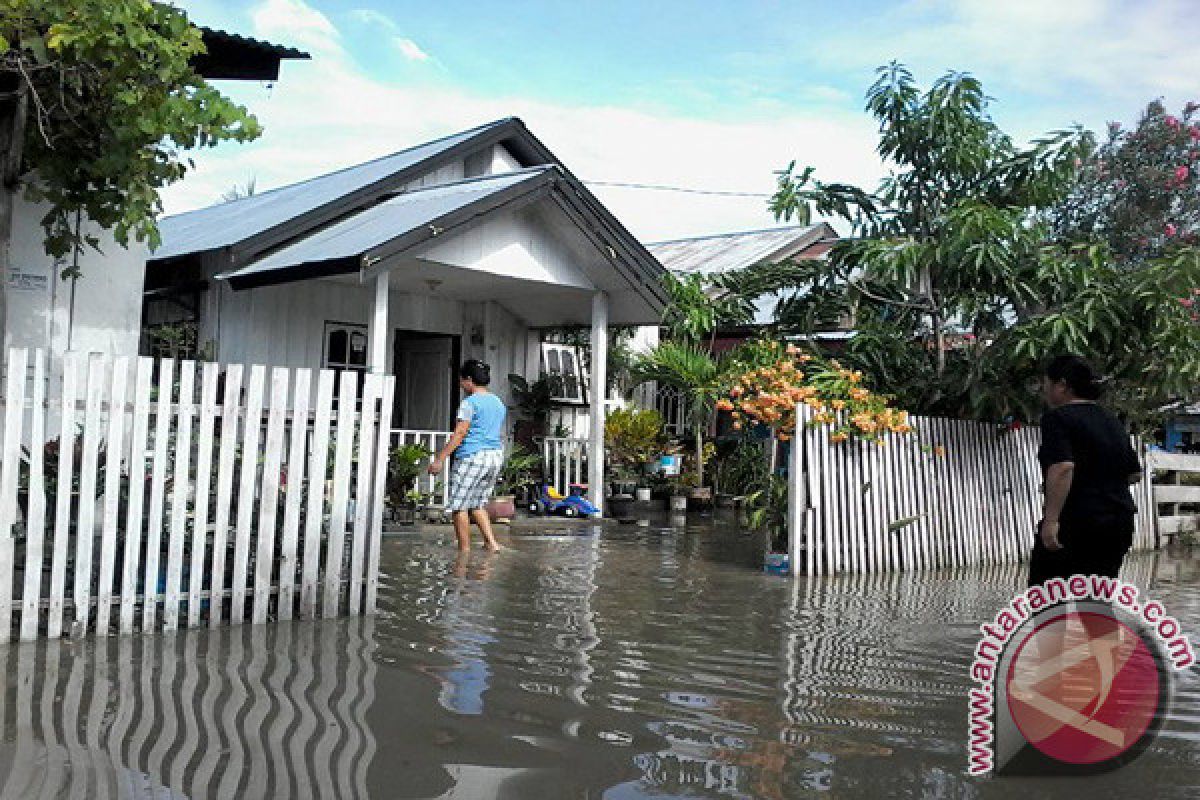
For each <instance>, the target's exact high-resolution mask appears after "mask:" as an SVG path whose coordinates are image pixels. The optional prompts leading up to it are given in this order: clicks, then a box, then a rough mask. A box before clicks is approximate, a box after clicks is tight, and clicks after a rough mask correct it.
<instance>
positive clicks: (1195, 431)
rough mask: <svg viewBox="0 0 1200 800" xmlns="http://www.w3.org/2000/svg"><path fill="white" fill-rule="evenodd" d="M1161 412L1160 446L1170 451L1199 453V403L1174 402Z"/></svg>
mask: <svg viewBox="0 0 1200 800" xmlns="http://www.w3.org/2000/svg"><path fill="white" fill-rule="evenodd" d="M1159 411H1161V412H1163V426H1162V446H1163V447H1164V448H1165V449H1166V450H1169V451H1171V452H1177V453H1200V404H1197V403H1193V404H1188V403H1175V404H1172V405H1169V406H1164V407H1163V408H1161V409H1159Z"/></svg>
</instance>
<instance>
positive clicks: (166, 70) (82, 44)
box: [0, 0, 260, 256]
mask: <svg viewBox="0 0 1200 800" xmlns="http://www.w3.org/2000/svg"><path fill="white" fill-rule="evenodd" d="M203 50H204V45H203V43H202V41H201V35H200V31H199V29H197V28H196V27H195V26H193V25H192V24H191V23H190V22H189V21H188V19H187V16H186V15H185V14H184V13H183V12H182V11H180V10H178V9H176V8H174V7H173V6H170V5H168V4H166V3H151V2H147V1H146V0H0V86H3V87H4V88H5V89H10V88H11V89H15V93H14V94H12V95H9V96H8V97H7V99H3V100H0V103H8V104H11V105H9V106H8V108H7V109H0V110H6V111H7V112H8V114H7V116H8V118H10V119H11V117H12V115H13V113H14V112H13V109H14V108H19V106H18V105H17V104H16V102H15V98H16V97H17V96H19V95H24V96H25V97H26V98H27V102H26V103H25V107H26V108H27V111H26V113H27V115H28V121H27V122H26V124H25V137H24V141H23V148H24V154H23V165H24V169H25V170H26V171H27V172H28V173H30V174H34V175H36V181H31V182H29V183H28V184H27V185H26V193H27V195H28V196H29V197H30V198H31V199H34V200H43V201H46V202H47V203H49V204H50V211H49V212H48V213H47V214H46V216H45V218H44V219H43V221H42V222H43V226H44V228H45V231H46V251H47V252H48V253H49V254H51V255H54V256H63V255H66V254H68V253H70V252H72V251H73V250H74V249H76V248H78V247H80V246H82V245H83V244H85V242H81V241H78V240H77V238H76V232H75V227H74V219H75V215H76V213H79V212H81V213H82V214H84V215H86V216H87V217H88V218H90V219H92V220H94V221H95V222H96V223H98V224H100V225H101V226H103V227H105V228H109V229H111V230H112V232H113V235H114V236H115V237H116V239H117V241H119V242H121V243H122V244H125V243H127V242H128V240H129V237H130V235H132V236H134V237H135V238H137V239H138V240H147V241H149V242H150V244H151V245H152V246H154V245H157V244H158V241H159V236H158V230H157V227H156V225H155V217H156V216H157V214H158V213H159V212H160V210H161V201H160V199H159V190H160V189H161V188H162V187H164V186H166V185H168V184H170V183H174V182H175V181H178V180H179V179H180V178H182V177H183V175H184V173H185V172H186V171H187V170H188V169H189V168H190V166H191V162H190V161H187V160H185V158H184V157H183V155H182V151H184V150H189V149H193V148H196V147H211V146H214V145H216V144H218V143H220V142H222V141H227V140H234V141H248V140H251V139H254V138H256V137H257V136H258V135H259V133H260V129H259V125H258V122H257V121H256V120H255V119H254V117H252V116H250V115H249V114H248V113H247V112H246V110H245V109H244V108H242V107H241V106H239V105H237V104H235V103H233V102H231V101H230V100H228V99H227V98H225V97H224V96H222V95H221V94H220V93H219V92H218V91H217V90H216V89H214V88H213V87H211V86H209V85H208V84H207V83H206V82H205V81H204V80H203V79H202V78H201V77H200V76H198V75H197V74H196V72H195V70H194V69H193V68H192V66H191V63H192V60H193V59H194V58H195V57H196V56H197V55H199V54H201V53H202V52H203ZM5 117H6V115H5V114H4V113H0V120H3V119H4V118H5ZM86 243H87V244H92V245H95V244H96V242H95V241H94V240H88V241H87V242H86Z"/></svg>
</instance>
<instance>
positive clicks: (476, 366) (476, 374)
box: [458, 358, 492, 386]
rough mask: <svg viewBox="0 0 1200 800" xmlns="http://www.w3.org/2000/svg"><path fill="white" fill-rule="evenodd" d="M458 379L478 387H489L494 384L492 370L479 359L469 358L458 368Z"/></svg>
mask: <svg viewBox="0 0 1200 800" xmlns="http://www.w3.org/2000/svg"><path fill="white" fill-rule="evenodd" d="M458 377H460V378H462V379H463V380H468V381H470V382H471V383H473V384H475V385H476V386H487V385H488V384H489V383H491V382H492V368H491V367H489V366H488V365H487V364H485V363H483V362H482V361H480V360H479V359H478V358H469V359H467V360H466V361H464V362H463V364H462V366H461V367H459V368H458Z"/></svg>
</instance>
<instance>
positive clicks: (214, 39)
mask: <svg viewBox="0 0 1200 800" xmlns="http://www.w3.org/2000/svg"><path fill="white" fill-rule="evenodd" d="M197 27H199V28H200V35H201V37H202V38H203V39H204V43H205V45H207V46H209V47H211V46H212V44H213V43H220V44H230V45H236V46H238V47H243V48H246V49H248V50H255V51H258V52H261V53H264V54H268V55H271V56H274V57H276V58H296V59H306V58H311V57H312V56H310V55H309V54H308V53H306V52H304V51H303V50H297V49H296V48H294V47H288V46H287V45H282V44H274V43H272V42H267V41H263V40H262V39H255V38H254V37H252V36H243V35H241V34H240V33H231V32H230V31H223V30H221V29H220V28H209V27H208V26H206V25H199V26H197Z"/></svg>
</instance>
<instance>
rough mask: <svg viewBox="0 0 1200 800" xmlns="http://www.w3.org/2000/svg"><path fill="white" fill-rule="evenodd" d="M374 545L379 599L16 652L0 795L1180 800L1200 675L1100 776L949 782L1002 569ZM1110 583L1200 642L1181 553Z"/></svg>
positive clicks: (1197, 717) (636, 534)
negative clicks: (1124, 587)
mask: <svg viewBox="0 0 1200 800" xmlns="http://www.w3.org/2000/svg"><path fill="white" fill-rule="evenodd" d="M510 545H511V549H510V550H509V551H507V552H505V553H502V554H500V555H498V556H494V557H489V556H487V555H485V554H483V553H475V554H472V555H471V557H470V559H469V560H467V561H466V562H465V563H464V562H462V561H457V560H456V558H455V553H454V551H453V550H452V549H451V548H450V547H449V546H448V545H447V544H445V543H444V542H441V541H438V540H437V539H436V538H433V537H429V536H419V535H412V536H398V537H390V538H388V539H385V544H384V554H383V572H384V579H383V582H382V586H381V590H380V603H381V609H380V613H379V615H378V616H376V617H375V618H373V619H357V620H333V621H328V622H317V623H307V622H303V623H287V624H276V625H266V626H259V627H248V626H247V627H243V628H237V629H223V630H220V631H216V632H205V631H193V632H185V633H181V634H179V635H176V636H172V637H168V636H159V637H125V638H114V639H111V640H108V641H103V642H94V641H88V642H78V643H71V642H51V643H43V644H39V645H36V646H22V647H13V648H10V649H9V650H8V651H7V652H6V654H5V655H4V657H5V658H6V669H5V673H4V675H5V691H4V692H3V693H0V702H2V703H3V707H2V708H0V718H2V719H3V749H2V750H0V773H2V774H4V776H5V782H4V787H3V792H2V794H0V796H3V797H4V798H18V797H20V798H26V797H30V798H32V797H155V798H182V797H190V798H233V797H236V798H257V797H297V798H301V797H319V798H342V797H363V798H365V797H371V798H403V797H456V798H488V797H505V798H520V799H521V800H526V799H527V798H541V797H545V798H585V797H586V798H610V799H612V800H620V799H623V798H646V797H656V798H658V797H735V798H740V797H761V798H785V797H803V796H807V795H822V796H830V797H886V796H903V797H1009V796H1011V797H1026V796H1028V797H1033V796H1037V797H1042V796H1062V797H1072V798H1077V797H1082V796H1086V797H1087V798H1088V800H1093V798H1100V797H1107V796H1110V795H1111V796H1122V797H1127V796H1131V794H1132V796H1156V797H1172V796H1175V797H1186V796H1195V795H1196V794H1197V792H1200V789H1198V788H1197V787H1200V676H1197V675H1196V674H1195V672H1193V673H1192V674H1190V675H1187V676H1185V677H1184V679H1182V680H1180V681H1179V682H1178V683H1177V686H1176V696H1175V699H1174V704H1173V709H1172V713H1171V718H1170V719H1169V720H1168V721H1167V723H1166V726H1165V728H1164V730H1163V733H1162V735H1161V736H1160V737H1159V739H1158V741H1157V743H1156V744H1155V745H1154V746H1153V747H1152V748H1151V749H1150V750H1149V751H1148V752H1146V753H1145V754H1144V755H1143V756H1142V757H1141V758H1140V759H1139V760H1138V761H1136V762H1135V763H1134V764H1132V765H1130V766H1128V767H1126V768H1125V769H1123V770H1121V771H1118V772H1116V773H1113V774H1111V775H1109V776H1106V777H1105V778H1103V779H1088V780H1086V781H1081V780H1070V781H1066V780H1062V781H1032V780H1016V779H1006V780H988V781H978V780H975V779H970V778H968V777H966V775H965V755H964V752H965V746H964V741H965V737H966V702H965V697H966V691H967V688H968V685H969V682H968V677H967V666H968V663H969V660H970V655H971V652H972V650H973V648H974V644H975V640H976V637H977V630H978V625H979V623H980V622H981V621H984V620H986V619H989V618H990V617H991V616H992V615H993V614H994V613H995V611H996V610H997V609H998V608H999V607H1000V606H1001V605H1002V604H1003V603H1004V601H1005V600H1006V599H1008V598H1009V597H1010V596H1011V595H1012V594H1013V592H1014V591H1016V590H1017V589H1018V588H1020V587H1021V585H1022V574H1021V571H1020V570H1019V569H1017V568H1004V569H984V570H964V571H954V572H941V573H936V574H922V575H891V576H875V577H864V576H846V577H838V578H832V579H823V580H817V581H805V580H801V581H798V582H794V583H793V582H792V581H790V580H788V579H783V578H778V577H772V576H767V575H763V574H762V573H761V572H759V571H757V570H755V569H753V568H752V565H753V562H754V559H755V553H756V550H755V547H754V544H753V543H752V542H750V541H749V540H747V539H746V538H744V537H742V536H741V535H739V534H737V533H736V532H733V531H730V530H716V529H711V528H710V529H704V528H701V529H696V530H693V531H690V532H686V533H685V532H683V531H681V530H671V529H661V528H656V527H651V528H633V527H621V528H610V529H608V530H606V531H605V532H604V534H603V536H594V535H584V536H578V535H570V536H561V537H550V536H538V537H521V538H513V539H512V540H511V541H510ZM1127 577H1129V578H1131V579H1133V580H1135V581H1137V582H1138V583H1139V584H1140V585H1141V586H1142V587H1143V589H1144V590H1145V591H1146V592H1147V593H1148V594H1150V595H1152V596H1154V597H1156V598H1158V599H1161V600H1162V601H1163V603H1164V604H1165V605H1166V607H1167V608H1168V609H1169V610H1170V612H1171V613H1173V614H1175V615H1176V616H1177V617H1179V619H1180V620H1181V621H1182V622H1184V623H1185V625H1186V630H1188V631H1190V632H1192V634H1193V638H1194V639H1195V638H1196V635H1197V632H1200V559H1182V558H1178V557H1168V556H1165V555H1162V554H1160V555H1152V556H1144V557H1139V558H1137V559H1136V560H1134V561H1133V562H1132V563H1131V564H1130V565H1129V570H1128V575H1127Z"/></svg>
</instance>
